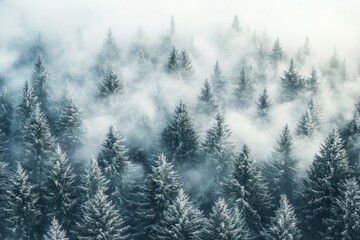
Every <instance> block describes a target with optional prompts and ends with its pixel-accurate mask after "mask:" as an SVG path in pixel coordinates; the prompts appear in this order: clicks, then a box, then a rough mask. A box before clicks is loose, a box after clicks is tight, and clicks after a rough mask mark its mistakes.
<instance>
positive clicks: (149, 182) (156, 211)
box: [137, 155, 181, 240]
mask: <svg viewBox="0 0 360 240" xmlns="http://www.w3.org/2000/svg"><path fill="white" fill-rule="evenodd" d="M180 188H181V184H180V180H179V176H178V175H177V173H176V172H175V171H174V170H173V166H172V164H170V163H168V161H167V159H166V157H165V156H164V155H160V156H159V157H158V158H157V159H156V160H155V165H154V166H153V167H151V173H150V174H148V175H147V176H146V180H145V189H144V200H143V202H142V203H141V205H140V208H139V209H138V211H137V218H138V221H139V223H138V224H137V225H138V229H137V232H138V234H139V236H138V239H144V240H146V239H150V236H154V234H155V229H156V228H157V227H158V226H159V224H160V221H161V220H164V213H165V211H166V210H167V209H168V207H169V206H170V205H171V204H172V203H173V202H174V201H175V200H176V198H177V197H178V195H179V191H180Z"/></svg>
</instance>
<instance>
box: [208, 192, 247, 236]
mask: <svg viewBox="0 0 360 240" xmlns="http://www.w3.org/2000/svg"><path fill="white" fill-rule="evenodd" d="M206 239H208V240H242V239H251V234H250V231H249V229H248V228H247V226H246V224H245V221H244V218H243V216H242V212H239V211H237V210H234V211H231V210H230V209H229V207H228V205H227V204H226V202H225V200H224V199H223V198H219V199H218V200H217V201H216V202H215V204H214V206H213V207H212V212H211V213H210V217H209V227H208V231H207V238H206Z"/></svg>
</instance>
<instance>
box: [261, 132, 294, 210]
mask: <svg viewBox="0 0 360 240" xmlns="http://www.w3.org/2000/svg"><path fill="white" fill-rule="evenodd" d="M277 145H278V146H277V148H276V149H275V152H274V153H273V155H272V157H271V159H270V161H269V162H268V163H265V169H264V174H265V177H266V179H267V181H268V187H269V192H270V193H271V196H272V198H273V200H274V203H275V204H277V203H279V200H280V195H281V194H285V195H286V196H288V198H289V199H290V201H294V200H295V197H296V188H297V187H296V186H298V181H297V180H298V177H297V174H298V163H299V160H298V159H297V158H296V157H295V156H294V150H293V147H294V146H293V138H292V136H291V134H290V130H289V127H288V125H286V126H285V127H284V129H283V130H282V133H281V135H280V136H279V139H278V141H277Z"/></svg>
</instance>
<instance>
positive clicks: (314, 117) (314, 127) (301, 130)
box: [297, 97, 320, 137]
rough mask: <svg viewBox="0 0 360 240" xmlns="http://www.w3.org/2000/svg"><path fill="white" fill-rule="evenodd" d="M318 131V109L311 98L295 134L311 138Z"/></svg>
mask: <svg viewBox="0 0 360 240" xmlns="http://www.w3.org/2000/svg"><path fill="white" fill-rule="evenodd" d="M318 130H320V119H319V109H318V107H317V103H316V101H315V98H314V97H311V98H310V101H309V103H308V106H307V109H306V112H305V114H304V115H303V116H302V118H301V120H300V122H299V124H298V128H297V134H298V135H300V136H302V137H312V136H313V134H314V133H315V132H316V131H318Z"/></svg>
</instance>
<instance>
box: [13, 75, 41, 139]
mask: <svg viewBox="0 0 360 240" xmlns="http://www.w3.org/2000/svg"><path fill="white" fill-rule="evenodd" d="M36 103H37V97H36V95H35V93H34V89H33V86H32V84H31V82H30V81H29V80H26V81H25V85H24V88H23V92H22V97H21V100H20V103H19V104H18V105H17V107H16V117H17V119H18V120H17V124H18V125H19V127H18V128H19V131H20V132H19V133H18V134H21V132H22V131H23V129H22V128H23V127H24V125H25V123H26V121H27V120H28V119H29V118H30V116H31V114H32V113H33V112H34V110H35V107H36Z"/></svg>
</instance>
